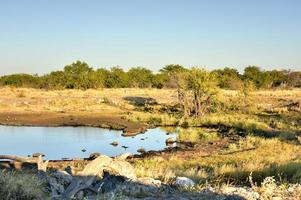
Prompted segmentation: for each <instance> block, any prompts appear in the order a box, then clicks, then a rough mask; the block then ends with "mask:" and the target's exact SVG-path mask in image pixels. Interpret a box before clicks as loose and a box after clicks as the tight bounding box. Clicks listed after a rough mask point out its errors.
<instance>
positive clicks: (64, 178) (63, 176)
mask: <svg viewBox="0 0 301 200" xmlns="http://www.w3.org/2000/svg"><path fill="white" fill-rule="evenodd" d="M51 175H52V176H53V177H55V178H56V179H57V180H58V182H59V183H61V184H63V185H68V184H70V183H71V181H72V180H73V176H71V175H70V174H69V173H68V172H66V171H61V170H59V171H55V172H52V173H51Z"/></svg>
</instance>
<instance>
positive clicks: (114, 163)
mask: <svg viewBox="0 0 301 200" xmlns="http://www.w3.org/2000/svg"><path fill="white" fill-rule="evenodd" d="M128 155H129V154H125V155H124V156H122V155H121V156H120V157H119V159H116V160H115V159H112V158H110V157H108V156H106V155H101V156H99V157H97V158H96V159H94V160H93V161H91V162H90V163H89V164H88V165H86V167H85V168H84V170H83V171H81V172H79V173H78V174H77V176H76V177H75V178H74V179H73V181H72V182H71V184H70V185H69V186H68V187H67V189H66V190H65V192H64V193H63V194H62V196H61V197H62V199H71V198H73V197H74V196H75V195H76V194H77V193H78V192H79V191H81V190H84V189H87V188H90V186H91V185H92V184H93V182H95V180H96V179H97V177H102V176H103V173H104V171H109V172H113V173H115V174H119V175H122V176H125V177H127V178H130V179H136V174H135V170H134V168H133V167H132V166H131V165H130V164H129V163H128V162H126V161H124V160H122V159H120V158H126V157H127V156H128Z"/></svg>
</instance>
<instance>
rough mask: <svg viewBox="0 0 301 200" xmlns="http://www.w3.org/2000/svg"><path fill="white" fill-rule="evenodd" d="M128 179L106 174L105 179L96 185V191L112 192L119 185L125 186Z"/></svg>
mask: <svg viewBox="0 0 301 200" xmlns="http://www.w3.org/2000/svg"><path fill="white" fill-rule="evenodd" d="M126 179H127V178H126V177H124V176H114V175H111V174H110V173H108V172H105V173H104V175H103V179H102V180H101V181H100V182H99V183H97V184H96V186H95V189H96V191H98V192H100V191H101V192H102V193H107V192H112V191H113V190H115V189H116V187H117V186H118V185H120V184H123V183H124V182H125V181H126Z"/></svg>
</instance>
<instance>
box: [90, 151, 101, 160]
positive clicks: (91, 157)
mask: <svg viewBox="0 0 301 200" xmlns="http://www.w3.org/2000/svg"><path fill="white" fill-rule="evenodd" d="M100 155H101V154H100V153H97V152H95V153H91V154H90V156H89V160H94V159H95V158H97V157H99V156H100Z"/></svg>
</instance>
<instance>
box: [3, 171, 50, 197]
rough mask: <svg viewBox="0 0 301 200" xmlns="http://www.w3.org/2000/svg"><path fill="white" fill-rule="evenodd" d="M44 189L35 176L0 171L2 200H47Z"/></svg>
mask: <svg viewBox="0 0 301 200" xmlns="http://www.w3.org/2000/svg"><path fill="white" fill-rule="evenodd" d="M43 188H44V185H43V183H42V182H41V181H40V180H38V179H37V178H36V177H35V175H33V174H28V173H20V172H16V171H15V172H6V171H0V199H7V200H12V199H36V200H39V199H40V200H42V199H47V197H46V195H45V193H44V191H43Z"/></svg>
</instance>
